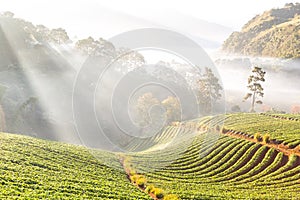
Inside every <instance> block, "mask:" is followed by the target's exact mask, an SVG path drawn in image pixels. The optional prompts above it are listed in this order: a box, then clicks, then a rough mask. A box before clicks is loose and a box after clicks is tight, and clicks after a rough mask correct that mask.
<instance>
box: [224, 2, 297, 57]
mask: <svg viewBox="0 0 300 200" xmlns="http://www.w3.org/2000/svg"><path fill="white" fill-rule="evenodd" d="M299 15H300V4H299V3H296V4H292V3H291V4H286V5H285V6H284V7H283V8H278V9H272V10H269V11H266V12H264V13H263V14H261V15H257V16H255V17H254V18H253V19H251V20H250V21H249V22H248V23H246V24H245V25H244V26H243V28H242V30H241V31H240V32H233V33H232V34H231V35H230V37H229V38H228V39H227V40H226V41H225V42H224V44H223V47H222V49H223V50H224V51H225V52H228V53H234V54H242V55H251V56H266V57H278V58H299V57H300V50H299V49H300V42H299V41H300V39H299V38H300V17H299Z"/></svg>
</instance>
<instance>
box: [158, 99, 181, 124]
mask: <svg viewBox="0 0 300 200" xmlns="http://www.w3.org/2000/svg"><path fill="white" fill-rule="evenodd" d="M161 104H162V105H163V106H164V108H165V109H166V118H167V120H168V123H170V122H174V121H180V120H181V116H180V114H181V106H180V102H179V101H178V99H177V98H176V97H172V96H168V98H166V99H165V100H163V101H162V102H161Z"/></svg>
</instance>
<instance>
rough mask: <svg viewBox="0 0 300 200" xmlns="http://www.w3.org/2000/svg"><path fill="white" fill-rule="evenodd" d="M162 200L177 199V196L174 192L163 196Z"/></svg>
mask: <svg viewBox="0 0 300 200" xmlns="http://www.w3.org/2000/svg"><path fill="white" fill-rule="evenodd" d="M164 200H179V197H178V196H177V195H176V194H168V195H166V196H165V197H164Z"/></svg>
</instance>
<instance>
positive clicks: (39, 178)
mask: <svg viewBox="0 0 300 200" xmlns="http://www.w3.org/2000/svg"><path fill="white" fill-rule="evenodd" d="M299 120H300V116H299V115H282V114H281V115H280V114H242V113H241V114H228V115H225V116H214V117H205V118H201V119H194V120H191V121H185V122H181V123H174V124H173V125H171V126H168V127H166V128H165V130H164V131H163V132H162V133H160V134H159V135H158V136H157V137H152V138H150V139H149V140H148V141H144V143H143V145H144V146H147V145H149V146H152V148H151V149H148V150H145V151H142V152H139V153H127V154H124V153H122V154H120V153H110V152H104V151H100V150H93V155H91V150H88V149H86V148H84V147H81V146H75V145H68V144H63V143H58V142H50V141H45V140H40V139H36V138H31V137H27V136H20V135H14V134H6V133H1V134H0V142H1V145H0V148H1V151H0V152H1V162H0V165H1V166H0V172H1V173H0V180H1V184H0V197H1V198H6V197H15V198H17V197H18V198H30V199H32V198H46V197H49V196H50V197H51V198H65V199H74V198H75V199H151V198H154V199H289V200H291V199H295V200H296V199H299V192H300V157H299V155H300V148H299V145H300V137H299V133H300V132H299V130H300V129H299V127H300V121H299ZM223 123H224V124H223ZM221 126H222V127H221ZM257 132H260V134H261V136H262V138H265V137H264V136H265V135H267V134H268V135H269V137H268V140H266V139H262V140H259V139H257V138H256V137H257V136H255V135H256V133H257ZM175 135H176V136H178V135H179V139H177V140H174V141H170V140H168V138H169V139H170V138H174V136H175ZM157 140H159V141H160V142H157ZM154 143H155V144H157V145H154V146H153V144H154ZM168 143H171V144H172V145H168ZM132 145H133V147H134V144H132ZM136 145H138V144H136ZM283 149H284V150H283ZM108 163H109V164H108ZM128 178H129V179H128ZM129 180H130V181H129ZM130 182H132V183H130ZM143 191H144V192H143ZM147 193H149V195H148V194H147ZM163 196H165V197H164V198H163Z"/></svg>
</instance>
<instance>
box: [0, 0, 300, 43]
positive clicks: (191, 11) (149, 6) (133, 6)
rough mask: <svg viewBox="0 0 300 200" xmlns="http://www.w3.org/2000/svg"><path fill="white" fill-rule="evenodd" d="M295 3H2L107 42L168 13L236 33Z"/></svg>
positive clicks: (253, 0) (248, 0) (33, 19)
mask: <svg viewBox="0 0 300 200" xmlns="http://www.w3.org/2000/svg"><path fill="white" fill-rule="evenodd" d="M290 2H297V1H293V0H239V1H237V0H226V1H225V0H208V1H200V0H185V1H177V0H151V1H141V0H106V1H97V0H76V1H69V0H68V1H67V0H51V1H46V0H26V1H21V0H9V1H8V0H0V5H1V6H0V11H11V12H13V13H15V16H16V17H20V18H23V19H26V20H27V21H31V22H33V23H34V24H43V25H46V26H47V27H50V28H57V27H63V28H65V29H66V30H67V32H68V33H69V35H70V36H71V37H75V36H76V37H79V38H83V37H87V36H89V35H91V36H95V37H99V36H102V37H104V38H109V37H112V36H114V35H116V34H119V33H120V32H122V31H125V30H128V29H134V28H143V27H151V26H155V24H156V23H157V20H156V21H155V22H153V21H152V19H163V18H164V16H165V14H166V13H172V14H173V15H176V13H180V14H184V15H186V16H190V17H193V18H197V19H201V20H205V21H208V22H213V23H216V24H220V25H223V26H226V27H229V28H232V29H233V30H240V29H241V27H242V26H243V25H244V24H245V23H246V22H247V21H249V20H250V19H251V18H253V17H254V16H255V15H257V14H260V13H262V12H263V11H265V10H269V9H271V8H276V7H283V6H284V4H285V3H290Z"/></svg>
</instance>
